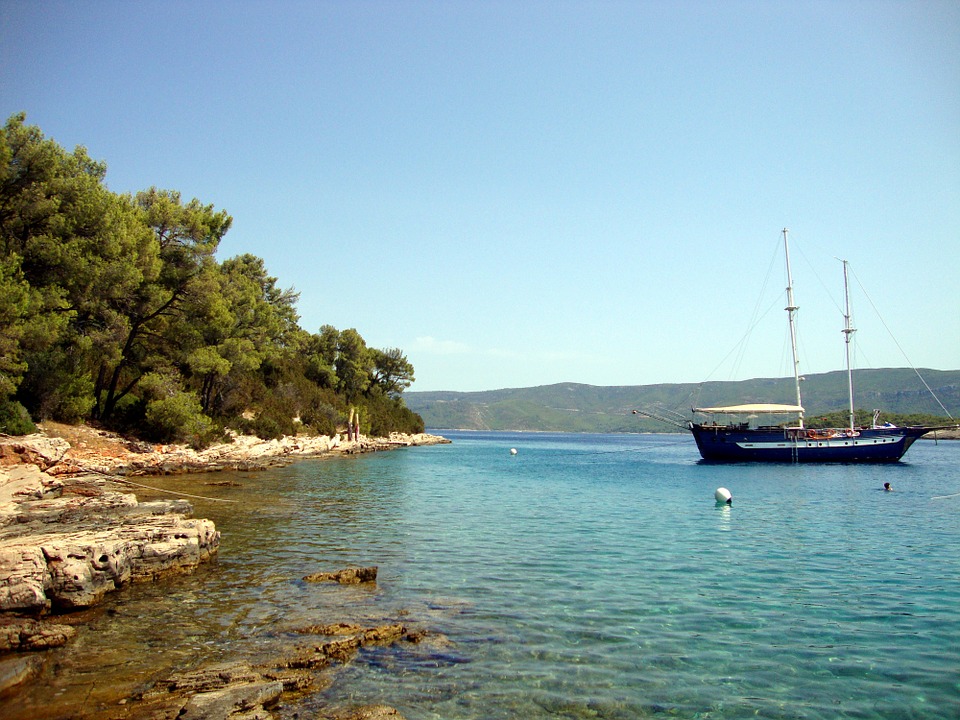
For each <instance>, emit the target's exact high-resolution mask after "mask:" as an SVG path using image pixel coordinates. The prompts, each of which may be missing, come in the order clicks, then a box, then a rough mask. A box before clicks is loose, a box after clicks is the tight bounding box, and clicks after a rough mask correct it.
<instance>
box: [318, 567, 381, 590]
mask: <svg viewBox="0 0 960 720" xmlns="http://www.w3.org/2000/svg"><path fill="white" fill-rule="evenodd" d="M303 579H304V580H305V581H307V582H337V583H340V584H341V585H359V584H360V583H366V582H376V580H377V567H376V566H373V567H365V568H346V569H344V570H338V571H337V572H318V573H313V574H312V575H307V576H306V577H304V578H303Z"/></svg>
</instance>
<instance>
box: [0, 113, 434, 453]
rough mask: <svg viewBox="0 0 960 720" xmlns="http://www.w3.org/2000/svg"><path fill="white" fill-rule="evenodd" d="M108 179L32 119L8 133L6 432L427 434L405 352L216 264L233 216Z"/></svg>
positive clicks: (253, 276) (254, 267)
mask: <svg viewBox="0 0 960 720" xmlns="http://www.w3.org/2000/svg"><path fill="white" fill-rule="evenodd" d="M105 176H106V165H105V164H104V163H102V162H99V161H95V160H93V159H92V158H91V157H90V156H89V155H88V153H87V151H86V150H85V149H84V148H83V147H77V148H76V149H75V150H73V151H72V152H70V151H67V150H65V149H64V148H62V147H61V146H59V145H58V144H57V143H56V142H55V141H53V140H52V139H48V138H46V137H45V136H44V135H43V133H42V132H41V131H40V129H39V128H37V127H35V126H29V125H27V124H26V117H25V115H23V114H21V115H15V116H13V117H11V118H10V119H9V120H8V121H7V123H6V125H5V126H4V128H3V131H2V135H0V432H6V433H12V434H22V433H24V432H30V431H32V429H33V421H37V420H42V419H53V420H59V421H64V422H70V423H76V422H80V421H85V420H89V421H95V422H97V423H99V424H102V425H103V426H105V427H109V428H112V429H116V430H121V431H131V432H136V433H137V434H140V435H141V436H143V437H145V438H148V439H153V440H156V441H182V442H190V443H192V444H195V445H203V444H205V443H207V442H209V441H211V440H212V439H214V438H215V437H217V436H218V435H221V434H222V431H223V429H224V428H228V427H229V428H235V429H237V430H241V431H246V432H255V433H257V434H259V435H260V436H261V437H277V436H279V435H282V434H292V433H294V432H296V431H298V430H300V431H302V430H307V431H315V432H317V433H323V434H332V433H333V432H335V431H336V430H337V428H338V427H340V426H342V425H345V423H346V421H347V418H348V416H349V415H350V414H351V413H352V412H359V417H360V426H361V431H362V432H364V433H369V434H374V435H385V434H387V433H388V432H389V431H391V430H398V431H404V432H419V431H422V429H423V422H422V420H421V418H420V417H419V416H417V415H416V414H415V413H413V412H411V411H410V410H408V409H407V408H406V406H405V404H404V402H403V400H402V398H401V393H402V392H403V390H404V389H406V388H407V387H409V385H410V383H411V382H412V381H413V379H414V375H413V372H414V371H413V367H412V366H411V365H410V363H409V362H407V359H406V357H405V356H404V354H403V352H402V351H401V350H399V349H395V348H393V349H385V350H378V349H374V348H370V347H368V346H367V344H366V342H365V341H364V339H363V337H362V336H361V335H360V333H358V332H357V331H356V330H355V329H349V330H343V331H340V330H337V329H336V328H333V327H330V326H324V327H322V328H320V329H319V331H318V332H316V333H312V332H308V331H306V330H303V329H301V328H300V326H299V324H298V323H299V317H298V315H297V310H296V303H297V300H298V294H297V293H296V292H294V290H293V289H283V288H282V287H281V286H279V285H278V284H277V279H276V278H274V277H271V276H270V275H269V273H268V271H267V269H266V267H265V266H264V262H263V260H262V259H260V258H258V257H256V256H254V255H249V254H248V255H241V256H239V257H234V258H230V259H227V260H223V261H218V260H217V258H216V257H215V253H216V251H217V248H218V246H219V243H220V241H221V239H222V238H223V237H224V235H225V234H226V233H227V232H228V231H229V229H230V226H231V223H232V219H231V217H230V216H229V215H228V214H227V212H226V211H225V210H218V209H216V208H214V207H213V206H212V205H206V204H203V203H202V202H201V201H200V200H197V199H193V200H189V201H185V200H184V199H183V198H181V196H180V194H179V193H178V192H176V191H174V190H159V189H156V188H150V189H148V190H145V191H143V192H139V193H137V194H136V195H129V194H116V193H113V192H111V191H110V190H109V189H108V188H107V186H106V184H105ZM264 240H265V241H268V240H269V238H264Z"/></svg>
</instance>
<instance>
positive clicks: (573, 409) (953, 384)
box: [403, 368, 960, 433]
mask: <svg viewBox="0 0 960 720" xmlns="http://www.w3.org/2000/svg"><path fill="white" fill-rule="evenodd" d="M920 374H921V375H922V376H923V379H924V380H925V381H926V383H927V385H929V386H930V388H931V389H932V390H933V392H934V393H935V394H936V396H937V397H938V398H939V399H940V402H942V403H943V404H944V405H945V406H946V408H947V410H949V412H950V414H951V415H953V417H955V418H956V417H960V370H946V371H944V370H920ZM854 382H855V390H856V400H857V408H858V409H864V410H868V411H869V410H872V409H874V408H879V409H881V410H883V411H884V412H885V413H896V414H931V415H944V413H943V410H942V409H941V408H940V406H939V405H937V403H936V401H935V400H934V399H933V398H932V397H931V396H930V393H929V392H928V391H927V389H926V388H925V387H924V386H923V383H922V382H921V381H920V379H919V378H918V377H917V374H916V372H914V371H913V370H911V369H908V368H893V369H883V370H858V371H857V373H856V375H855V376H854ZM403 397H404V398H405V401H406V405H407V407H409V408H410V409H411V410H413V411H414V412H416V413H419V414H420V415H421V416H422V417H423V420H424V423H425V425H426V426H427V427H428V428H446V429H454V428H456V429H463V430H520V431H523V430H526V431H555V432H600V433H607V432H663V431H669V430H674V429H675V428H673V427H671V426H669V425H666V424H664V423H660V422H657V421H654V420H650V419H648V418H644V417H641V416H640V415H634V414H632V411H633V410H635V409H640V410H649V411H653V412H655V413H658V414H661V415H670V414H671V413H679V416H678V418H677V419H678V420H680V421H684V420H688V419H690V418H691V417H692V415H691V413H690V408H691V407H694V406H699V407H708V406H711V405H732V404H737V403H747V402H783V403H792V402H794V399H793V379H792V378H776V379H773V378H758V379H754V380H743V381H739V382H706V383H680V384H661V385H621V386H611V387H602V386H596V385H581V384H577V383H559V384H556V385H543V386H540V387H531V388H516V389H506V390H487V391H483V392H446V391H441V392H406V393H404V395H403ZM803 404H804V408H805V409H806V414H807V416H808V417H813V416H816V415H824V414H826V413H829V412H834V411H837V410H843V409H844V408H846V407H847V376H846V373H845V372H843V371H839V372H830V373H824V374H820V375H807V376H806V380H805V381H804V383H803Z"/></svg>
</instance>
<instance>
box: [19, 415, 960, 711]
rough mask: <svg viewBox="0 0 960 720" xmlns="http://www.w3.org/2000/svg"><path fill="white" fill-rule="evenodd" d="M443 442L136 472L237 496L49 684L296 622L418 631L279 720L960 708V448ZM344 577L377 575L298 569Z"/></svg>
mask: <svg viewBox="0 0 960 720" xmlns="http://www.w3.org/2000/svg"><path fill="white" fill-rule="evenodd" d="M447 435H448V436H449V437H451V438H452V439H453V440H454V444H452V445H447V446H437V447H428V448H411V449H406V450H400V451H396V452H389V453H379V454H372V455H365V456H360V457H350V458H344V459H337V460H325V461H319V462H303V463H299V464H296V465H293V466H290V467H287V468H284V469H281V470H276V471H271V472H269V473H261V474H249V475H231V476H228V477H230V478H231V479H234V480H236V481H237V482H238V483H239V484H240V485H239V487H207V488H202V487H201V486H200V485H197V483H198V482H209V481H210V477H211V476H201V477H193V478H184V477H180V478H162V479H151V480H150V481H149V482H155V484H158V485H159V484H161V483H164V484H165V486H167V487H179V488H181V489H184V490H185V491H188V490H186V489H187V488H188V487H191V488H192V491H194V492H199V493H200V494H208V495H218V496H221V497H224V498H230V499H234V500H238V501H239V502H238V503H237V504H234V505H226V504H222V503H206V502H204V501H196V502H195V506H196V510H197V513H196V514H197V515H200V516H206V517H211V518H213V519H214V520H216V522H217V525H218V527H219V529H220V530H221V531H222V532H223V542H224V545H223V547H222V549H221V556H220V559H219V561H218V562H217V563H216V564H215V565H213V566H211V567H209V568H206V569H204V570H203V571H201V572H200V573H199V574H197V575H195V576H193V577H191V578H188V579H182V580H178V581H174V582H171V583H166V584H164V585H162V586H142V587H141V586H137V587H135V588H132V589H130V590H127V591H124V593H121V596H120V597H118V598H117V600H116V601H115V607H114V608H113V609H112V610H111V613H110V614H109V615H107V614H105V615H103V616H102V617H100V618H99V619H98V620H97V621H96V622H95V623H93V626H94V629H95V630H96V631H97V632H89V631H88V632H86V633H84V634H82V636H81V637H80V638H79V639H78V641H77V642H76V643H75V645H74V647H73V648H71V649H68V650H65V651H63V655H62V657H61V658H60V660H59V664H58V666H57V668H58V669H57V670H56V671H53V670H51V671H50V672H49V673H48V675H49V677H48V678H47V679H46V682H47V683H48V684H49V686H50V687H52V688H53V689H54V692H55V693H56V694H57V696H58V697H62V698H64V700H65V701H66V700H67V699H69V698H70V697H71V696H72V695H77V694H83V693H86V694H85V695H84V697H85V698H86V702H87V704H88V705H87V706H88V708H89V709H92V708H93V706H94V705H95V704H96V703H97V702H98V700H97V697H98V696H97V693H96V692H91V688H92V687H93V686H94V685H95V684H96V682H98V681H96V680H94V679H93V678H94V675H95V674H96V671H95V670H94V663H95V660H96V659H100V660H102V659H103V657H104V655H105V654H107V653H112V655H111V657H114V656H116V655H117V653H120V654H121V655H122V656H123V657H124V658H126V660H127V662H126V663H120V662H119V661H118V662H117V665H118V666H120V665H123V666H124V667H126V666H127V665H128V664H129V662H128V661H129V659H130V658H131V657H135V658H137V662H136V663H134V670H129V669H128V670H127V672H128V673H133V675H131V677H129V678H127V679H120V678H119V677H118V679H117V680H116V681H114V685H116V686H119V687H127V686H135V685H136V684H137V683H140V684H142V685H148V684H149V683H150V682H151V681H152V679H155V678H156V677H159V676H161V675H162V674H163V673H164V672H167V671H169V670H170V669H171V668H179V667H184V666H187V665H189V664H191V663H197V662H205V661H209V660H213V659H225V658H226V659H235V658H238V657H243V658H248V659H251V660H254V661H257V660H260V659H264V658H269V657H272V656H274V655H275V653H276V652H278V650H279V648H281V647H289V644H290V638H291V637H292V634H291V630H292V629H294V628H296V627H301V626H303V625H307V624H311V623H317V622H327V621H333V620H343V619H351V620H356V621H359V622H370V623H375V622H385V621H392V620H395V619H397V618H400V619H402V621H403V622H405V623H407V624H408V625H410V626H412V627H419V628H426V629H428V630H430V631H431V635H430V639H429V640H428V641H427V642H424V643H422V644H420V645H409V644H404V645H397V646H393V647H390V648H369V649H365V650H364V651H362V653H361V654H360V656H359V657H358V658H357V659H356V660H354V661H353V663H351V664H350V665H349V666H346V667H344V668H342V669H340V670H339V671H338V675H337V678H336V682H335V683H334V685H333V686H331V687H330V688H329V689H328V690H327V691H325V692H323V693H320V694H318V695H315V696H312V697H309V698H307V699H305V700H304V701H303V702H302V703H300V704H299V705H297V706H291V707H288V708H286V709H284V711H283V713H285V715H284V716H285V717H293V713H300V717H309V716H310V714H311V713H314V712H315V711H316V710H317V709H318V708H319V707H321V706H322V705H326V704H333V705H339V704H348V703H351V702H373V701H377V702H385V703H387V704H390V705H393V706H395V707H397V708H398V709H399V710H400V711H401V713H402V714H403V715H404V716H405V717H407V718H408V720H426V719H433V718H444V719H450V720H453V719H463V720H471V719H479V718H485V719H490V718H645V717H655V718H659V717H664V718H667V717H678V718H716V719H718V720H719V719H728V718H748V717H749V718H756V717H760V718H946V717H960V557H958V550H960V495H956V496H952V497H944V496H949V495H953V494H954V493H960V443H949V442H943V443H940V444H938V445H935V444H934V443H932V442H926V441H924V442H919V443H917V444H916V445H915V446H914V448H913V449H911V451H910V452H909V453H908V455H907V456H906V461H905V462H902V463H899V464H895V465H888V466H878V467H874V466H856V465H838V466H807V465H805V466H791V465H774V466H769V465H767V466H764V465H730V466H716V465H701V464H698V463H697V462H696V460H697V453H696V449H695V447H694V444H693V441H692V439H691V438H690V437H689V436H607V435H602V436H601V435H552V434H545V435H542V434H482V433H447ZM510 448H516V449H517V450H518V452H517V454H516V455H511V454H510V452H509V450H510ZM216 479H217V480H221V479H223V478H222V477H220V476H217V478H216ZM884 482H890V483H891V484H892V485H893V488H894V491H893V492H889V493H888V492H884V491H883V489H882V488H883V483H884ZM721 486H723V487H727V488H729V489H730V490H731V491H732V493H733V496H734V499H733V504H732V506H731V507H728V506H718V505H717V504H716V503H715V502H714V497H713V494H714V490H715V489H716V488H718V487H721ZM198 488H200V489H198ZM353 565H378V566H379V568H380V574H379V578H378V582H377V584H376V585H375V586H370V587H365V586H361V587H340V586H330V585H312V584H307V583H304V582H302V581H301V580H300V578H301V577H302V576H303V575H305V574H307V573H310V572H314V571H317V570H332V569H339V568H341V567H346V566H353ZM108 648H109V650H108ZM148 657H149V660H148V659H147V658H148ZM118 672H119V671H118ZM100 682H102V681H100ZM125 683H126V685H125ZM88 686H89V687H88ZM47 697H49V695H47ZM25 699H26V700H27V702H26V703H25V704H24V705H22V707H24V708H27V709H28V710H29V709H31V708H33V709H34V710H35V709H36V708H37V707H39V706H40V701H39V700H37V701H34V700H31V699H30V698H25ZM32 702H36V703H37V705H31V703H32ZM102 702H104V703H106V702H107V701H106V700H104V701H102ZM3 709H4V708H2V706H0V711H2V710H3Z"/></svg>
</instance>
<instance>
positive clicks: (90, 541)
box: [0, 424, 449, 719]
mask: <svg viewBox="0 0 960 720" xmlns="http://www.w3.org/2000/svg"><path fill="white" fill-rule="evenodd" d="M40 430H41V431H40V432H39V433H38V434H35V435H30V436H24V437H15V438H11V437H6V438H2V439H0V696H4V695H6V696H7V697H9V695H10V694H15V693H16V690H17V688H18V687H19V686H21V685H22V684H23V683H26V682H29V681H30V680H31V679H33V678H35V677H36V676H37V675H38V673H39V672H40V670H41V669H42V667H43V663H44V654H45V653H44V652H42V651H44V650H49V649H51V648H55V647H59V646H61V645H64V644H66V643H67V642H69V641H70V640H71V638H72V637H73V636H74V635H75V634H76V628H75V627H74V626H73V625H72V624H70V622H68V620H69V619H70V614H71V613H74V612H75V611H78V610H83V609H86V608H90V607H93V606H95V605H97V604H99V603H101V602H102V601H103V599H104V598H105V596H107V595H108V594H109V593H111V592H113V591H115V590H117V589H119V588H121V587H124V586H126V585H128V584H130V583H135V582H145V581H152V580H154V579H156V578H159V577H162V576H165V575H170V574H178V573H189V572H191V571H193V570H194V569H195V568H196V567H198V566H199V565H200V564H201V563H204V562H207V561H208V560H210V559H211V558H212V557H214V556H215V555H216V553H217V551H218V549H219V546H220V534H219V532H218V531H217V530H216V527H215V526H214V523H213V522H212V521H210V520H205V519H197V518H193V517H192V512H193V508H192V507H191V505H190V503H189V502H187V501H186V500H169V501H166V500H164V501H151V502H140V501H138V500H137V498H136V496H135V495H133V494H131V493H129V492H128V491H127V489H128V488H127V485H128V484H132V483H131V481H129V480H126V478H130V477H136V476H149V475H163V474H171V473H195V472H213V471H220V470H247V471H249V470H258V469H266V468H268V467H275V466H279V465H286V464H289V463H291V462H293V461H295V460H298V459H306V458H319V457H328V456H336V455H351V454H357V453H366V452H377V451H382V450H392V449H396V448H401V447H407V446H415V445H432V444H440V443H446V442H449V441H448V440H446V439H444V438H442V437H438V436H434V435H426V434H421V435H400V434H394V435H391V436H390V437H389V438H363V437H361V438H359V439H353V440H349V441H344V440H342V439H341V438H340V437H339V436H334V437H332V438H330V437H323V436H321V437H296V438H283V439H282V440H272V441H263V440H260V439H259V438H251V437H234V438H233V442H229V443H223V444H220V445H215V446H212V447H210V448H207V449H205V450H202V451H195V450H193V449H191V448H188V447H184V446H174V445H151V444H146V443H142V442H138V441H131V440H128V439H125V438H122V437H120V436H118V435H115V434H113V433H109V432H105V431H101V430H96V429H93V428H88V427H71V426H65V425H58V424H47V425H45V426H42V427H41V429H40ZM361 571H362V572H361V574H360V575H359V576H358V577H361V578H362V581H366V582H369V581H371V577H370V569H361ZM342 573H344V571H340V574H342ZM363 573H366V574H363ZM340 574H338V573H333V574H331V575H330V577H327V578H325V579H332V580H337V579H338V578H339V577H340ZM346 575H347V576H354V577H357V575H356V571H354V573H353V575H351V571H349V570H348V571H346ZM373 578H374V581H375V569H374V570H373ZM327 627H328V629H329V627H333V626H327ZM398 628H399V629H398ZM334 634H343V633H342V632H338V633H334ZM348 636H349V637H348V638H347V639H346V640H344V639H339V640H337V641H333V642H331V643H327V644H325V645H324V646H320V647H317V648H314V649H312V650H310V651H309V652H307V653H306V655H309V656H310V658H311V659H310V661H309V663H308V664H307V665H305V666H302V667H301V666H298V665H297V664H296V662H295V661H287V660H278V661H277V663H276V664H275V667H271V668H258V669H254V668H245V667H239V666H230V667H228V668H201V669H200V670H198V671H196V673H194V674H195V675H196V677H195V678H193V680H190V681H187V682H185V683H181V682H180V681H179V680H175V679H174V680H171V682H170V683H167V685H166V686H165V687H164V688H159V689H158V690H157V692H156V693H154V694H153V695H152V696H151V697H150V698H137V699H132V700H136V702H132V703H131V708H132V707H133V706H139V707H140V708H141V709H140V710H139V711H137V712H134V713H133V714H132V715H129V716H130V717H134V716H137V717H147V716H150V717H156V718H160V717H170V718H174V717H193V718H211V719H212V718H224V719H226V718H270V717H273V715H272V714H271V711H270V708H271V707H272V706H274V705H276V704H277V703H278V702H279V699H280V697H281V696H283V695H285V694H289V693H292V692H293V693H296V692H304V691H305V689H306V688H307V687H309V686H310V685H311V682H312V681H310V682H308V680H309V678H307V679H305V678H304V677H302V676H297V675H296V673H294V675H290V673H291V672H293V671H294V670H297V669H298V668H299V670H300V671H301V675H302V671H303V669H304V668H305V667H306V668H311V669H312V670H314V671H315V670H318V669H322V668H323V667H326V666H327V665H329V664H330V663H331V662H333V661H339V662H346V661H347V660H348V659H349V655H350V652H351V651H352V652H356V651H357V650H358V649H359V648H360V647H362V645H364V644H367V643H381V644H383V643H388V642H389V643H392V642H398V641H405V642H412V641H417V640H418V639H419V638H418V637H417V636H416V635H411V634H409V633H407V631H406V629H405V628H402V627H400V626H397V627H392V626H391V627H390V629H389V630H388V631H387V630H383V629H378V628H350V632H349V633H348ZM324 648H326V650H324ZM338 653H339V654H338ZM306 655H304V653H303V652H301V653H300V656H301V658H302V657H305V656H306ZM197 678H201V679H200V680H198V679H197ZM211 693H212V695H211ZM148 706H149V707H148ZM144 712H147V715H144ZM356 712H357V713H358V714H355V715H352V716H351V717H356V718H381V717H383V718H386V717H391V718H399V717H400V716H399V714H397V712H396V711H395V710H393V709H392V708H389V707H387V706H379V705H377V706H370V707H367V708H361V709H358V710H357V711H356ZM117 716H119V715H117ZM124 716H128V715H126V714H124Z"/></svg>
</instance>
